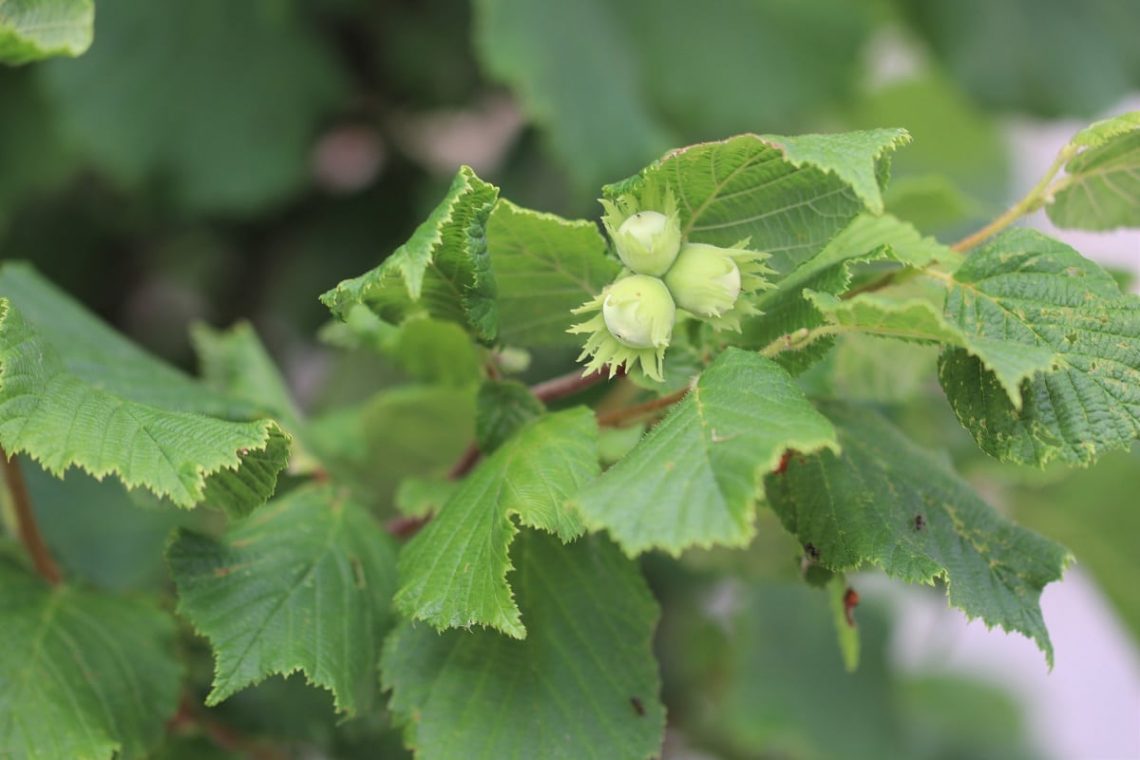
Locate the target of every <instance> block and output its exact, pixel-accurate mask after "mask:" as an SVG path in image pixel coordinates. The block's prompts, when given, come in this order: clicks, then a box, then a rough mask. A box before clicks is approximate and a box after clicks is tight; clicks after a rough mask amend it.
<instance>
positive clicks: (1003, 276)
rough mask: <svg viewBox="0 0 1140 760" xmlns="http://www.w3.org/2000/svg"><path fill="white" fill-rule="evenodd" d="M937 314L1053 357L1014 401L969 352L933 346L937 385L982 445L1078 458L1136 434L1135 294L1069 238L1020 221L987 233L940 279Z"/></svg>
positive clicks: (1138, 345)
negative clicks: (988, 237) (937, 353)
mask: <svg viewBox="0 0 1140 760" xmlns="http://www.w3.org/2000/svg"><path fill="white" fill-rule="evenodd" d="M946 317H947V319H948V320H949V321H950V322H951V323H953V324H955V325H957V326H958V327H959V328H961V330H962V331H963V332H964V333H965V334H966V335H967V336H969V339H970V341H971V342H973V341H975V340H976V339H978V338H982V339H988V340H995V341H1001V342H1002V343H1004V344H1006V348H1005V349H1004V350H1006V351H1007V352H1010V353H1012V352H1014V351H1021V350H1023V349H1022V347H1036V348H1040V349H1045V350H1048V351H1052V352H1054V353H1055V354H1056V355H1057V356H1056V369H1054V370H1053V371H1051V372H1044V373H1038V374H1036V375H1034V376H1033V377H1032V378H1030V379H1029V380H1027V381H1026V382H1025V383H1024V384H1023V385H1022V398H1023V401H1024V405H1023V407H1022V408H1021V409H1020V410H1019V409H1017V408H1016V406H1015V405H1014V404H1013V403H1012V402H1011V401H1010V399H1009V397H1008V395H1007V394H1006V393H1004V392H1002V391H1001V390H1000V389H999V383H998V381H997V379H996V378H995V376H994V374H993V373H992V372H990V371H988V370H986V369H985V367H984V366H983V365H982V362H981V361H980V360H979V359H977V358H976V357H973V356H970V355H969V354H968V353H967V352H966V351H964V350H962V349H951V350H949V351H947V352H945V353H944V354H943V356H942V359H941V361H940V363H939V378H940V380H941V382H942V387H943V389H944V390H945V391H946V396H947V398H949V399H950V404H951V406H952V407H953V408H954V412H955V414H957V415H958V419H959V420H960V421H961V422H962V424H963V425H964V426H965V427H966V429H967V430H969V431H970V433H971V434H972V435H973V436H974V440H976V441H977V442H978V445H979V446H981V447H982V449H984V450H985V451H986V452H987V453H989V454H991V455H992V456H994V457H997V458H998V459H1001V460H1003V461H1011V462H1019V463H1023V464H1037V465H1043V464H1045V463H1047V462H1050V461H1052V460H1060V461H1063V462H1067V463H1069V464H1081V465H1087V464H1089V463H1091V462H1092V461H1094V460H1095V459H1096V458H1097V457H1098V456H1099V455H1100V454H1102V453H1104V452H1105V451H1109V450H1112V449H1120V448H1127V447H1128V446H1129V445H1131V442H1132V440H1133V439H1134V438H1136V437H1137V435H1138V434H1140V299H1137V298H1136V297H1135V296H1132V295H1128V294H1124V293H1121V292H1120V288H1119V287H1118V286H1117V284H1116V282H1115V281H1114V280H1113V279H1112V277H1111V276H1110V275H1109V274H1107V273H1106V272H1105V271H1104V270H1103V269H1101V268H1100V267H1098V266H1097V265H1096V264H1094V263H1092V262H1091V261H1088V260H1087V259H1085V258H1083V257H1082V256H1081V255H1080V254H1079V253H1077V252H1076V251H1074V250H1073V249H1072V248H1070V247H1069V246H1067V245H1065V244H1063V243H1060V242H1058V241H1056V240H1052V239H1050V238H1048V237H1045V236H1044V235H1042V234H1040V233H1038V232H1034V231H1032V230H1028V229H1014V230H1009V231H1007V232H1005V233H1003V234H1002V235H1000V236H998V237H996V238H994V239H993V240H992V241H990V242H989V243H988V244H987V245H985V246H984V247H982V248H980V249H978V250H976V251H974V252H973V253H971V254H970V256H969V257H968V258H967V259H966V263H965V264H963V265H962V267H961V268H959V269H958V271H957V272H955V274H954V276H953V278H952V279H951V280H950V283H949V293H948V295H947V298H946Z"/></svg>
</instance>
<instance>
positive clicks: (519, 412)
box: [475, 380, 546, 454]
mask: <svg viewBox="0 0 1140 760" xmlns="http://www.w3.org/2000/svg"><path fill="white" fill-rule="evenodd" d="M545 411H546V407H545V406H544V405H543V403H542V402H541V401H539V400H538V399H537V398H535V396H534V394H533V393H531V392H530V388H528V387H527V386H525V385H523V384H522V383H518V382H515V381H514V380H488V381H486V382H485V383H483V384H482V385H481V386H479V395H478V396H476V398H475V441H476V442H477V443H478V445H479V450H480V451H481V452H483V453H484V454H490V453H491V452H493V451H494V450H495V449H497V448H499V446H501V445H502V444H503V443H505V442H506V440H507V439H508V438H510V437H511V436H512V435H514V434H515V432H516V431H517V430H518V429H519V428H521V427H522V426H523V425H525V424H526V423H528V422H530V421H531V420H533V419H534V418H535V417H538V416H540V415H541V414H542V413H543V412H545Z"/></svg>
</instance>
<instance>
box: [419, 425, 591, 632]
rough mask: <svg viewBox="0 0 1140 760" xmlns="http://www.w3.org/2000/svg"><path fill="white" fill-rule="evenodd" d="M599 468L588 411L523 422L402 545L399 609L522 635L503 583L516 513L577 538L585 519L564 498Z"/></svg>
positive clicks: (441, 624)
mask: <svg viewBox="0 0 1140 760" xmlns="http://www.w3.org/2000/svg"><path fill="white" fill-rule="evenodd" d="M597 472H598V450H597V426H596V424H595V422H594V415H593V413H592V412H591V411H590V410H588V409H585V408H576V409H570V410H568V411H565V412H559V413H557V414H551V415H547V416H545V417H541V418H539V419H538V420H535V421H534V422H532V423H530V424H529V425H528V426H527V427H525V428H523V429H522V430H520V431H519V432H518V433H516V434H515V436H514V437H513V438H511V439H510V440H509V441H508V442H507V443H505V444H503V446H502V447H501V448H500V449H499V450H498V451H496V452H495V454H494V455H493V456H492V457H491V458H489V459H487V460H486V461H484V462H483V463H482V464H480V465H479V466H478V467H477V468H476V469H475V471H474V472H472V473H471V474H470V475H468V476H467V478H466V479H465V480H464V481H463V485H462V486H461V487H460V488H459V489H458V490H457V491H456V492H455V493H454V494H453V495H452V496H451V498H449V499H448V500H447V502H446V503H445V504H444V505H443V509H441V510H440V512H439V514H437V515H436V517H435V519H433V520H432V521H431V522H430V523H429V524H428V525H427V527H425V528H424V529H423V530H421V531H420V532H419V533H418V534H417V535H416V537H415V538H413V539H412V540H411V541H410V542H409V543H408V545H407V546H405V547H404V549H403V550H402V551H401V552H400V590H399V592H398V593H397V594H396V606H397V608H398V609H399V610H400V611H401V612H402V613H404V614H405V615H407V616H408V617H410V618H413V619H415V620H426V621H427V622H429V623H430V624H431V625H432V626H435V627H436V628H439V629H441V630H442V629H444V628H454V627H458V626H468V627H469V626H472V625H484V626H489V627H491V628H497V629H498V630H500V631H502V632H503V633H506V634H508V635H510V636H514V637H515V638H522V637H524V636H525V635H526V629H525V628H524V627H523V624H522V621H521V620H520V618H519V609H518V607H517V606H516V604H515V601H514V599H513V598H512V596H511V587H510V586H509V585H508V583H507V573H508V572H510V569H511V563H510V560H509V558H508V553H509V548H510V544H511V541H512V540H514V537H515V534H516V533H518V528H517V527H516V526H515V519H517V520H518V522H519V523H520V524H522V525H525V526H528V527H532V528H539V529H541V530H546V531H550V532H551V533H554V534H555V535H557V536H558V537H559V538H560V539H561V540H563V541H570V540H572V539H573V538H576V537H577V536H579V535H580V534H581V533H582V525H581V522H580V521H579V519H578V516H577V515H576V514H575V513H574V512H573V511H572V509H571V508H570V506H569V499H570V498H571V497H572V496H573V495H574V494H575V493H577V491H578V489H579V488H580V487H581V485H582V484H583V483H585V482H586V481H587V480H589V479H590V478H592V477H593V476H594V475H596V474H597Z"/></svg>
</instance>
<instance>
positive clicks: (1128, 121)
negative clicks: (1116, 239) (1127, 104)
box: [1045, 111, 1140, 230]
mask: <svg viewBox="0 0 1140 760" xmlns="http://www.w3.org/2000/svg"><path fill="white" fill-rule="evenodd" d="M1073 142H1074V143H1075V144H1077V145H1082V146H1085V150H1084V151H1083V152H1081V153H1079V154H1077V155H1076V156H1075V157H1074V158H1072V159H1071V160H1070V161H1069V163H1067V164H1065V172H1066V175H1067V176H1066V177H1065V178H1064V179H1062V180H1061V183H1060V185H1059V189H1057V191H1056V192H1055V194H1054V197H1053V202H1052V203H1050V204H1049V205H1048V206H1046V207H1045V210H1046V211H1047V212H1048V214H1049V218H1050V219H1052V220H1053V223H1054V224H1056V225H1057V226H1058V227H1075V228H1078V229H1085V230H1110V229H1113V228H1114V227H1140V111H1134V112H1132V113H1129V114H1124V115H1122V116H1118V117H1116V118H1115V119H1109V120H1107V121H1105V122H1100V123H1098V124H1095V125H1093V126H1092V127H1089V128H1088V129H1086V130H1084V131H1082V132H1081V133H1080V134H1078V135H1077V137H1076V138H1074V140H1073Z"/></svg>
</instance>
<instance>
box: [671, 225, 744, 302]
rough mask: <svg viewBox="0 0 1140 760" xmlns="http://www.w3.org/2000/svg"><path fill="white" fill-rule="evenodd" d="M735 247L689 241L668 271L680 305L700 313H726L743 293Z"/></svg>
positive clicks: (672, 290)
mask: <svg viewBox="0 0 1140 760" xmlns="http://www.w3.org/2000/svg"><path fill="white" fill-rule="evenodd" d="M732 253H733V249H726V248H720V247H718V246H715V245H707V244H705V243H686V244H685V246H684V247H683V248H681V253H680V254H679V255H678V256H677V261H676V262H675V263H674V264H673V267H672V268H671V269H670V270H669V272H668V274H666V275H665V284H666V285H668V286H669V292H670V293H672V294H673V298H674V299H676V302H677V305H678V306H680V307H681V308H682V309H684V310H686V311H688V312H691V313H693V314H695V315H697V316H699V317H711V318H716V317H720V316H723V315H724V314H725V313H727V312H728V311H729V310H730V309H732V307H733V306H734V305H735V304H736V299H737V298H739V297H740V287H741V276H740V267H739V266H737V264H736V261H735V260H734V258H733V256H732Z"/></svg>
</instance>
